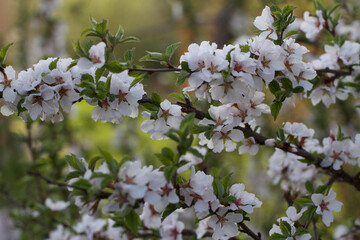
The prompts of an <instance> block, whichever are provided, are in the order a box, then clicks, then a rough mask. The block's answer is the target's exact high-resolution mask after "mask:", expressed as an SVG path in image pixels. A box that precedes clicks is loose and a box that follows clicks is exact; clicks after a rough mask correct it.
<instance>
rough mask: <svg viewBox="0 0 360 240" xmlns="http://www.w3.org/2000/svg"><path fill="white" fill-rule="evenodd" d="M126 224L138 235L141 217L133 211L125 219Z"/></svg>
mask: <svg viewBox="0 0 360 240" xmlns="http://www.w3.org/2000/svg"><path fill="white" fill-rule="evenodd" d="M125 224H126V226H127V227H128V228H129V229H130V231H131V232H132V233H133V234H135V235H137V234H138V227H139V225H140V224H141V221H140V218H139V215H138V214H137V213H136V212H135V211H134V210H131V212H130V213H129V214H128V215H126V217H125Z"/></svg>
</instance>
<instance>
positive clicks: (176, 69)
mask: <svg viewBox="0 0 360 240" xmlns="http://www.w3.org/2000/svg"><path fill="white" fill-rule="evenodd" d="M128 70H129V72H147V73H149V74H152V73H158V72H180V71H181V69H180V68H175V67H170V68H129V69H128Z"/></svg>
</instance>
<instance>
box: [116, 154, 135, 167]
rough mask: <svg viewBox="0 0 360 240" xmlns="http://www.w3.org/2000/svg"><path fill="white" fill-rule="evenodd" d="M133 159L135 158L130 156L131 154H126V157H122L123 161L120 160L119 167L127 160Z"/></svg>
mask: <svg viewBox="0 0 360 240" xmlns="http://www.w3.org/2000/svg"><path fill="white" fill-rule="evenodd" d="M132 160H133V158H132V157H130V156H125V157H123V158H122V159H121V161H120V162H119V164H118V166H119V168H120V167H121V166H122V165H124V163H126V162H127V161H132Z"/></svg>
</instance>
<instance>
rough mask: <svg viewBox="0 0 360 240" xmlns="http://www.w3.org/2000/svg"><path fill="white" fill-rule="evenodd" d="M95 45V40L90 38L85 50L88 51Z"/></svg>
mask: <svg viewBox="0 0 360 240" xmlns="http://www.w3.org/2000/svg"><path fill="white" fill-rule="evenodd" d="M93 45H94V42H93V41H91V40H88V41H87V42H86V43H85V45H84V52H85V53H88V52H89V51H90V48H91V47H92V46H93Z"/></svg>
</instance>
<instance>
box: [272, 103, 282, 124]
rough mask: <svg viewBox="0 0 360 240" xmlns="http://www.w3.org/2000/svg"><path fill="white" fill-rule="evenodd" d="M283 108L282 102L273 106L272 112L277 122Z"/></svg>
mask: <svg viewBox="0 0 360 240" xmlns="http://www.w3.org/2000/svg"><path fill="white" fill-rule="evenodd" d="M281 107H282V102H274V103H273V104H271V106H270V110H271V115H272V116H273V118H274V120H276V118H277V116H278V115H279V112H280V110H281Z"/></svg>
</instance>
